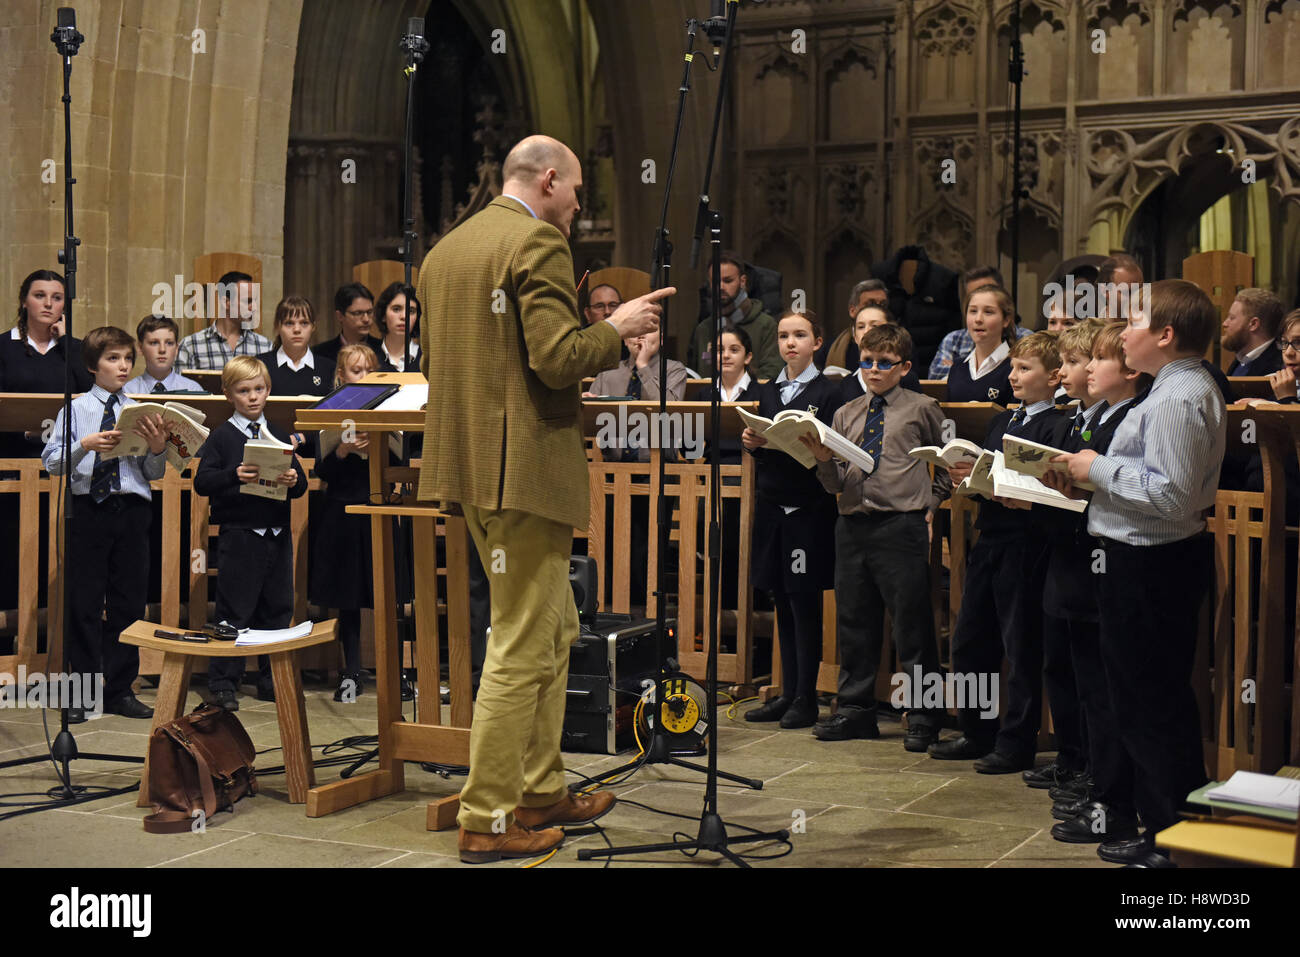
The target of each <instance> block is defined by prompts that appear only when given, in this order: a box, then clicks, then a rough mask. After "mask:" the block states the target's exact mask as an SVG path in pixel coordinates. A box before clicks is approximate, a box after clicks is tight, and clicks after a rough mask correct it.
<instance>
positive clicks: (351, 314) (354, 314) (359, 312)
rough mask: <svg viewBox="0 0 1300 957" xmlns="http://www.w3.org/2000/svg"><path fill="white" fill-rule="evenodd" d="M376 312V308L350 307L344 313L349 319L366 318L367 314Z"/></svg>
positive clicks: (371, 314)
mask: <svg viewBox="0 0 1300 957" xmlns="http://www.w3.org/2000/svg"><path fill="white" fill-rule="evenodd" d="M374 314H375V310H373V309H349V310H348V311H347V312H345V313H344V315H345V316H347V317H348V318H349V319H364V318H365V317H366V316H373V315H374Z"/></svg>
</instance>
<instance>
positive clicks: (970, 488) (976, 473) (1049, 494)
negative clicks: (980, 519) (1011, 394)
mask: <svg viewBox="0 0 1300 957" xmlns="http://www.w3.org/2000/svg"><path fill="white" fill-rule="evenodd" d="M952 491H953V494H954V495H983V496H984V497H985V498H988V499H992V498H994V497H997V498H1010V499H1015V500H1016V501H1018V502H1030V503H1032V504H1035V505H1050V506H1052V508H1063V509H1065V510H1066V511H1070V512H1082V511H1083V510H1084V509H1085V508H1087V507H1088V501H1087V499H1081V498H1070V497H1068V496H1066V495H1062V494H1061V493H1060V492H1058V491H1056V490H1055V489H1051V488H1048V487H1047V486H1046V485H1044V484H1043V483H1042V482H1040V481H1038V479H1036V478H1034V477H1033V476H1031V475H1022V474H1020V473H1019V472H1014V471H1012V470H1011V469H1009V468H1007V467H1006V464H1005V462H1004V459H1003V455H1002V453H1001V452H990V451H988V450H987V449H985V450H984V452H983V453H982V454H981V455H980V457H979V458H978V459H977V460H976V462H975V465H974V466H973V467H972V468H971V473H970V475H968V476H966V478H964V479H962V480H961V482H960V483H959V484H958V485H957V487H956V488H954V489H953V490H952Z"/></svg>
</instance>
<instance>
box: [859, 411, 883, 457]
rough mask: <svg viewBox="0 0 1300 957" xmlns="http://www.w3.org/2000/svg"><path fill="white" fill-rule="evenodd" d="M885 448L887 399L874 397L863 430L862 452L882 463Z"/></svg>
mask: <svg viewBox="0 0 1300 957" xmlns="http://www.w3.org/2000/svg"><path fill="white" fill-rule="evenodd" d="M884 447H885V399H884V397H883V396H879V395H873V396H872V397H871V404H870V405H869V406H867V422H866V426H865V427H864V428H863V430H862V451H864V452H866V453H867V454H868V455H870V456H871V460H872V461H873V462H875V463H877V464H879V463H880V453H881V451H883V449H884Z"/></svg>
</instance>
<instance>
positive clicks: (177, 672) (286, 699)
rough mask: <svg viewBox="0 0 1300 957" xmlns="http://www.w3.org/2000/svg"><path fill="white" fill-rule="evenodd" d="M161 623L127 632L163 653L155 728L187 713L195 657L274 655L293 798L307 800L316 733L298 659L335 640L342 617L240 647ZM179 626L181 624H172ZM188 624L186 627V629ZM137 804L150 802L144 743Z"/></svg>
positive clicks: (129, 640)
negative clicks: (174, 634)
mask: <svg viewBox="0 0 1300 957" xmlns="http://www.w3.org/2000/svg"><path fill="white" fill-rule="evenodd" d="M160 627H162V626H161V625H156V624H154V623H153V622H149V621H137V622H135V623H134V624H133V625H131V626H130V627H128V628H127V629H126V630H125V631H123V632H122V638H121V640H122V642H123V643H124V644H128V645H136V646H138V647H140V648H151V649H153V650H154V651H160V652H162V654H163V665H162V673H161V675H160V677H159V681H158V700H157V703H156V704H155V705H154V710H153V728H151V729H150V730H151V731H152V730H153V729H154V728H158V727H159V726H161V725H164V724H167V723H168V722H170V721H174V720H175V719H176V718H179V717H180V716H181V715H182V714H184V713H185V696H186V695H187V694H188V693H189V689H190V673H191V671H192V670H193V667H194V659H195V658H243V657H246V656H248V655H269V656H270V658H271V679H272V681H273V682H274V684H275V711H276V716H277V717H278V718H279V721H280V743H281V745H282V746H283V749H284V774H285V778H286V779H287V781H288V784H289V803H290V804H306V803H307V789H308V788H310V787H313V786H314V785H315V784H316V771H315V769H314V768H313V767H312V762H311V738H310V737H309V736H308V734H307V709H306V705H305V704H304V702H303V698H302V677H301V675H300V674H299V673H298V669H297V668H296V667H295V665H294V652H295V651H297V650H298V649H299V648H310V647H311V646H312V645H320V644H324V643H325V642H327V641H333V640H334V638H335V632H336V631H337V629H338V620H337V619H330V620H329V621H321V622H317V623H316V626H315V627H314V628H313V629H312V630H311V634H309V635H307V636H306V637H304V638H295V639H294V640H293V641H283V642H278V643H276V644H273V645H248V646H243V645H241V646H239V647H236V646H235V643H234V642H233V641H210V642H207V643H206V644H205V643H202V642H191V641H177V640H175V639H174V638H158V637H155V635H154V631H155V630H156V629H158V628H160ZM167 630H176V629H167ZM182 630H183V629H182ZM135 803H136V806H137V807H148V806H149V751H148V745H146V746H145V761H144V774H143V776H142V777H141V778H140V797H139V799H138V800H137V801H136V802H135Z"/></svg>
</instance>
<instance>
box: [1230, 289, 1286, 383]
mask: <svg viewBox="0 0 1300 957" xmlns="http://www.w3.org/2000/svg"><path fill="white" fill-rule="evenodd" d="M1285 311H1286V310H1285V309H1283V308H1282V300H1281V299H1279V298H1278V297H1277V296H1275V295H1274V294H1273V293H1271V292H1269V291H1268V290H1267V289H1243V290H1241V292H1239V293H1237V298H1236V299H1234V300H1232V306H1231V307H1230V308H1229V309H1228V315H1227V316H1226V317H1225V318H1224V320H1223V338H1222V339H1221V340H1220V341H1221V343H1222V345H1223V348H1224V350H1226V351H1227V352H1232V353H1235V355H1236V358H1234V359H1233V360H1232V365H1231V366H1229V367H1228V375H1230V376H1248V375H1253V376H1260V375H1272V374H1273V373H1274V372H1277V371H1278V370H1279V369H1281V368H1282V350H1281V349H1279V348H1278V347H1277V336H1278V332H1279V330H1280V329H1281V328H1282V314H1283V313H1284V312H1285Z"/></svg>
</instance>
